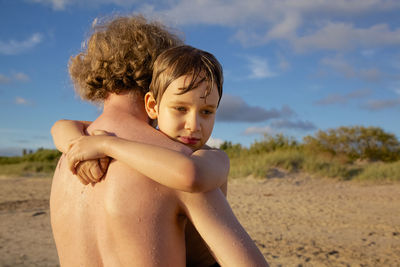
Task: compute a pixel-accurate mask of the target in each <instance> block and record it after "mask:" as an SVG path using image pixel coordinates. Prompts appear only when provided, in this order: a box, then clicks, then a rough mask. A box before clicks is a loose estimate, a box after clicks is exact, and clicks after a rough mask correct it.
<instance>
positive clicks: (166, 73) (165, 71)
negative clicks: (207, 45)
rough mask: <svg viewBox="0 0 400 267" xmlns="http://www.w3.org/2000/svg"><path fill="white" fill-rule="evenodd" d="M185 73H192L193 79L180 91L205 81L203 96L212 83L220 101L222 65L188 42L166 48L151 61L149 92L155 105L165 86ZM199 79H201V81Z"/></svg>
mask: <svg viewBox="0 0 400 267" xmlns="http://www.w3.org/2000/svg"><path fill="white" fill-rule="evenodd" d="M184 75H191V76H192V79H191V82H190V84H189V86H188V87H185V88H182V92H181V93H180V94H184V93H186V92H187V91H190V90H192V89H193V88H196V87H197V86H198V85H199V84H200V83H201V82H203V81H204V80H205V81H207V82H208V88H207V91H206V93H205V97H206V96H207V95H209V94H210V92H211V89H212V87H213V86H214V84H215V85H216V86H217V90H218V94H219V100H218V104H219V101H220V100H221V97H222V86H223V81H224V78H223V72H222V67H221V64H220V63H219V62H218V60H217V59H216V58H215V57H214V56H213V55H212V54H210V53H208V52H206V51H203V50H200V49H197V48H194V47H192V46H189V45H182V46H177V47H173V48H169V49H167V50H165V51H164V52H162V53H161V54H160V55H159V56H158V58H157V59H156V61H155V62H154V69H153V80H152V81H151V84H150V92H152V93H153V96H154V98H155V99H156V101H157V104H158V105H159V104H160V101H161V98H162V96H163V94H164V92H165V90H166V89H167V87H168V86H169V85H170V84H171V83H172V82H173V81H174V80H176V79H178V78H179V77H181V76H184ZM198 78H200V81H199V80H198Z"/></svg>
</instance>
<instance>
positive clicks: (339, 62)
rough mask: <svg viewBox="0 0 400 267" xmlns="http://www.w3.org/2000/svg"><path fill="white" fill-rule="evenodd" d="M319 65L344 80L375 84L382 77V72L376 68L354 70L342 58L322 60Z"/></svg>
mask: <svg viewBox="0 0 400 267" xmlns="http://www.w3.org/2000/svg"><path fill="white" fill-rule="evenodd" d="M321 64H322V65H325V66H328V67H330V68H332V69H334V70H336V71H337V72H339V73H341V74H342V75H344V76H345V77H346V78H358V79H362V80H365V81H368V82H377V81H379V80H381V78H382V76H383V74H382V72H381V71H380V70H379V69H377V68H366V69H356V68H355V67H353V66H352V65H351V64H350V63H349V62H347V60H345V59H344V58H343V57H342V56H335V57H325V58H322V59H321Z"/></svg>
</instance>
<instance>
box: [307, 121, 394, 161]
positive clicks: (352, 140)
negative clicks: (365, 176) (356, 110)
mask: <svg viewBox="0 0 400 267" xmlns="http://www.w3.org/2000/svg"><path fill="white" fill-rule="evenodd" d="M303 140H304V147H305V148H306V149H308V150H310V151H313V152H316V153H321V152H325V153H326V152H327V153H330V154H331V155H333V156H337V157H342V159H344V158H345V157H347V158H348V160H349V161H354V160H356V159H361V160H370V161H385V162H391V161H396V160H399V159H400V143H399V141H398V140H397V139H396V137H395V135H393V134H389V133H386V132H385V131H383V130H382V129H381V128H379V127H363V126H353V127H339V128H336V129H329V130H327V131H321V130H320V131H318V132H317V133H316V134H315V137H313V136H306V137H305V138H304V139H303Z"/></svg>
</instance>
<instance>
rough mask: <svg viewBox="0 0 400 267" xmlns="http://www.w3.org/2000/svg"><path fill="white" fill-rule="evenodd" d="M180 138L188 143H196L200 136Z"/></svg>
mask: <svg viewBox="0 0 400 267" xmlns="http://www.w3.org/2000/svg"><path fill="white" fill-rule="evenodd" d="M179 140H180V141H181V142H182V143H184V144H187V145H195V144H197V142H199V141H200V138H195V137H190V136H180V137H179Z"/></svg>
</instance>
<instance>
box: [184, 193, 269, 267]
mask: <svg viewBox="0 0 400 267" xmlns="http://www.w3.org/2000/svg"><path fill="white" fill-rule="evenodd" d="M178 194H179V198H180V200H181V201H182V205H183V208H184V209H185V213H186V215H187V216H188V217H189V219H190V220H191V222H192V223H193V225H194V226H195V227H196V229H197V231H198V232H199V233H200V235H201V237H202V238H203V239H204V241H205V242H206V243H207V245H208V246H209V248H210V250H211V251H212V253H213V254H214V256H215V258H216V260H217V261H218V262H219V263H220V265H221V266H246V267H247V266H249V267H250V266H257V267H262V266H268V264H267V262H266V260H265V259H264V257H263V255H262V254H261V252H260V251H259V249H258V248H257V246H256V245H255V243H254V242H253V240H252V239H251V237H250V236H249V235H248V234H247V233H246V231H245V229H244V228H243V227H242V225H241V224H240V222H239V221H238V220H237V218H236V216H235V215H234V214H233V212H232V209H231V208H230V206H229V204H228V202H227V200H226V198H225V197H224V195H223V194H222V192H221V190H219V189H216V190H212V191H209V192H204V193H194V194H190V193H186V192H178Z"/></svg>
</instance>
